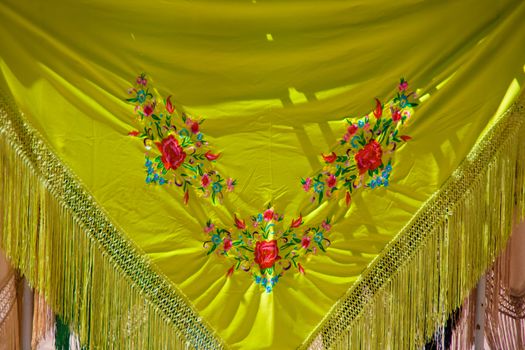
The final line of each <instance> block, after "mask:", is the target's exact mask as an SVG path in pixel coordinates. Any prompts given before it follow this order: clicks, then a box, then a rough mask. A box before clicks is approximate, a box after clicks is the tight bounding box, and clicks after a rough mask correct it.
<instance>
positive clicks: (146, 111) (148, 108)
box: [142, 105, 154, 117]
mask: <svg viewBox="0 0 525 350" xmlns="http://www.w3.org/2000/svg"><path fill="white" fill-rule="evenodd" d="M142 110H143V111H144V115H145V116H146V117H149V116H150V115H151V114H153V110H154V108H153V106H152V105H145V106H144V107H143V108H142Z"/></svg>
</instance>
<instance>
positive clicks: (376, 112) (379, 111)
mask: <svg viewBox="0 0 525 350" xmlns="http://www.w3.org/2000/svg"><path fill="white" fill-rule="evenodd" d="M381 115H383V105H382V104H381V101H379V100H378V99H377V98H376V109H375V110H374V117H376V119H379V118H381Z"/></svg>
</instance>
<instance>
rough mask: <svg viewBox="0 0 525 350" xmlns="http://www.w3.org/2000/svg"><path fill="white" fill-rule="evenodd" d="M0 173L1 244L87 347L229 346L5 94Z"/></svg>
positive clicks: (0, 106) (0, 110) (0, 104)
mask: <svg viewBox="0 0 525 350" xmlns="http://www.w3.org/2000/svg"><path fill="white" fill-rule="evenodd" d="M0 171H1V173H0V244H1V246H2V247H3V248H4V249H5V251H6V254H7V255H8V257H9V258H10V260H11V263H12V264H13V265H15V266H16V267H17V268H19V269H20V270H21V272H22V273H23V274H24V276H25V277H26V278H27V279H28V280H29V281H30V283H31V284H32V286H33V287H34V288H36V289H37V290H38V291H40V293H41V294H42V295H44V297H45V299H46V301H47V302H48V303H49V305H50V306H51V308H52V309H53V310H54V311H55V312H56V313H57V314H59V315H61V316H62V318H63V319H64V320H65V321H66V322H67V323H68V324H69V325H70V326H71V327H72V329H73V331H74V332H75V333H77V334H78V335H79V338H80V341H81V343H82V344H83V345H86V346H87V348H91V349H95V348H96V349H106V348H111V349H140V350H147V349H151V350H158V349H188V348H199V349H217V348H222V344H221V342H220V340H219V338H218V337H217V336H216V335H215V334H214V333H213V332H212V331H210V328H209V326H207V325H206V324H205V323H204V321H202V320H201V319H200V318H199V316H198V315H197V313H196V312H195V310H193V309H192V307H191V304H190V302H189V301H188V300H186V298H185V297H184V296H183V295H182V294H181V293H180V292H179V291H178V290H177V289H176V288H175V286H173V285H172V284H170V283H169V282H168V280H167V278H166V277H164V276H163V275H161V274H160V273H159V272H158V271H156V270H154V267H153V266H152V265H151V264H150V262H149V261H148V260H147V258H146V257H145V255H144V254H143V253H141V252H140V251H139V250H138V248H136V247H135V246H134V245H133V244H132V243H131V242H130V241H128V240H127V239H126V238H125V237H124V236H123V235H122V234H121V231H119V230H118V229H117V228H116V227H115V226H114V224H113V223H111V222H110V221H109V220H108V218H107V215H106V214H105V213H104V212H103V211H102V210H101V209H100V208H99V207H98V206H97V205H96V203H95V202H94V200H93V198H92V197H91V196H90V195H89V193H87V192H86V190H85V189H84V187H83V186H82V185H81V183H80V182H79V181H78V179H76V178H74V176H73V175H72V174H71V172H70V171H69V170H68V169H67V167H65V166H64V164H62V163H61V162H60V160H59V159H58V158H57V157H56V156H55V155H54V154H53V153H52V152H51V150H50V148H49V147H48V146H47V145H46V144H45V143H44V141H43V138H42V137H41V136H39V134H38V132H36V131H35V130H34V129H32V128H31V127H30V126H29V125H28V124H27V123H26V122H24V120H23V117H22V116H21V115H20V114H19V112H18V109H17V107H16V106H15V105H14V103H13V102H12V98H11V97H9V96H8V95H7V94H5V93H3V92H2V91H0Z"/></svg>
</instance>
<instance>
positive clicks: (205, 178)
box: [201, 174, 210, 187]
mask: <svg viewBox="0 0 525 350" xmlns="http://www.w3.org/2000/svg"><path fill="white" fill-rule="evenodd" d="M209 184H210V177H209V176H208V174H204V175H202V179H201V185H202V187H208V185H209Z"/></svg>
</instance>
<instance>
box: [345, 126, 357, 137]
mask: <svg viewBox="0 0 525 350" xmlns="http://www.w3.org/2000/svg"><path fill="white" fill-rule="evenodd" d="M358 129H359V127H358V126H357V125H355V124H352V125H350V126H349V127H348V129H347V130H346V131H347V132H348V134H350V136H352V135H353V134H355V133H356V132H357V130H358Z"/></svg>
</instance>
